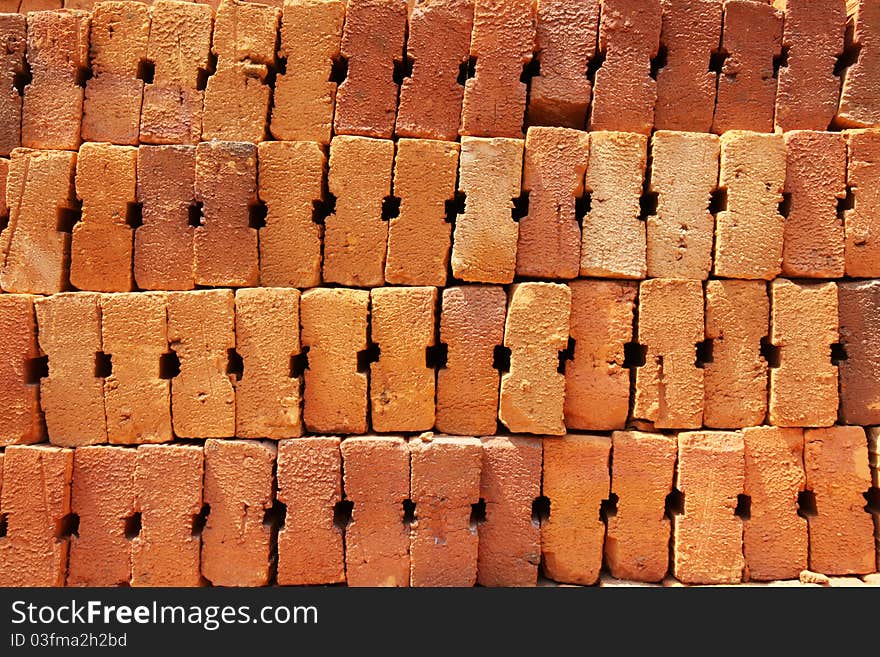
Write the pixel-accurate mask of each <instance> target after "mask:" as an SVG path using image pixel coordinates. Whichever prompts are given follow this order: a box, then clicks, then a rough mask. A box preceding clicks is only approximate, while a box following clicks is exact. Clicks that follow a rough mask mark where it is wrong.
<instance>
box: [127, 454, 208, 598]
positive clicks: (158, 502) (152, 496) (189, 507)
mask: <svg viewBox="0 0 880 657" xmlns="http://www.w3.org/2000/svg"><path fill="white" fill-rule="evenodd" d="M203 461H204V459H203V455H202V447H201V446H200V445H199V446H197V445H141V446H140V447H139V448H138V450H137V464H136V466H135V472H134V490H135V504H136V506H137V510H138V512H139V513H140V514H141V532H140V534H138V536H137V537H135V539H134V540H133V541H132V543H131V585H132V586H149V587H155V586H199V585H200V584H201V582H202V577H201V574H200V572H199V549H200V543H201V537H200V535H199V534H198V533H196V532H195V531H194V530H195V529H196V524H195V519H196V517H197V516H198V515H199V513H200V511H201V510H202V477H203V472H204V462H203Z"/></svg>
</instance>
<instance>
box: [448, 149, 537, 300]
mask: <svg viewBox="0 0 880 657" xmlns="http://www.w3.org/2000/svg"><path fill="white" fill-rule="evenodd" d="M522 165H523V142H522V140H520V139H506V138H497V139H482V138H479V137H462V139H461V161H460V165H459V173H458V189H459V191H460V192H463V193H464V194H465V195H466V199H465V211H464V214H461V215H459V216H458V218H457V219H456V222H455V232H454V235H453V240H452V274H453V276H455V278H459V279H461V280H463V281H466V282H478V283H511V282H513V276H514V272H515V270H516V243H517V239H518V234H519V226H518V224H517V223H516V221H515V220H514V219H513V214H512V211H513V201H512V199H514V198H515V197H517V196H518V195H519V193H520V181H521V178H522Z"/></svg>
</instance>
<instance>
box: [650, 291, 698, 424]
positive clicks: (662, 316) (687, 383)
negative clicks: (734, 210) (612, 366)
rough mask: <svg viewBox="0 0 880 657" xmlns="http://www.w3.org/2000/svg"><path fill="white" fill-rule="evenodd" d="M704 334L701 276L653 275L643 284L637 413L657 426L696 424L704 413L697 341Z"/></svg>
mask: <svg viewBox="0 0 880 657" xmlns="http://www.w3.org/2000/svg"><path fill="white" fill-rule="evenodd" d="M703 337H704V329H703V288H702V285H701V284H700V283H699V282H698V281H682V280H673V279H652V280H649V281H643V282H642V283H641V285H640V286H639V326H638V341H639V343H640V344H641V345H643V346H644V347H645V348H646V352H645V364H644V365H643V366H642V367H639V368H638V369H637V370H636V391H635V401H634V406H633V417H635V418H639V419H644V420H648V421H650V422H653V423H654V426H655V427H657V428H658V429H695V428H699V427H700V426H702V419H703V370H702V369H700V368H699V367H697V366H696V363H695V358H696V344H697V343H698V342H701V341H702V340H703Z"/></svg>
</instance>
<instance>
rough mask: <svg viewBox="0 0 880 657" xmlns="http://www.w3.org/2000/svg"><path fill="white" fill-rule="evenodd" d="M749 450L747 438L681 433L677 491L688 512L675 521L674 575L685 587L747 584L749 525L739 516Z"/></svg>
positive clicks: (723, 433)
mask: <svg viewBox="0 0 880 657" xmlns="http://www.w3.org/2000/svg"><path fill="white" fill-rule="evenodd" d="M744 451H745V448H744V443H743V437H742V434H741V433H737V432H732V431H689V432H683V433H680V434H678V471H677V474H676V488H677V489H678V490H679V491H681V493H682V494H683V495H684V512H683V513H681V514H677V515H675V516H674V517H673V521H672V522H673V544H674V549H673V552H674V558H673V568H672V574H673V576H674V577H675V578H676V579H678V580H680V581H681V582H683V583H685V584H736V583H738V582H740V581H742V575H743V568H744V567H745V559H744V558H743V522H742V520H741V519H740V518H739V517H738V516H736V515H734V511H735V509H736V506H737V496H738V495H739V494H740V493H741V492H742V490H743V486H744V483H745V457H744Z"/></svg>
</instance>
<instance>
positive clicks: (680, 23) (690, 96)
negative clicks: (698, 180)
mask: <svg viewBox="0 0 880 657" xmlns="http://www.w3.org/2000/svg"><path fill="white" fill-rule="evenodd" d="M660 9H661V11H662V14H663V26H662V28H661V30H660V47H661V48H662V49H663V52H664V53H665V56H666V63H665V65H664V66H662V67H661V68H660V69H659V70H658V71H657V104H656V105H655V106H654V129H655V130H686V131H690V132H709V131H710V130H711V129H712V115H713V113H714V112H715V87H716V79H717V75H716V74H715V72H714V71H712V70H711V69H710V68H709V63H710V61H711V58H712V54H713V53H714V52H715V51H717V50H718V45H719V44H720V43H721V13H722V9H723V3H721V2H718V1H717V0H660Z"/></svg>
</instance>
